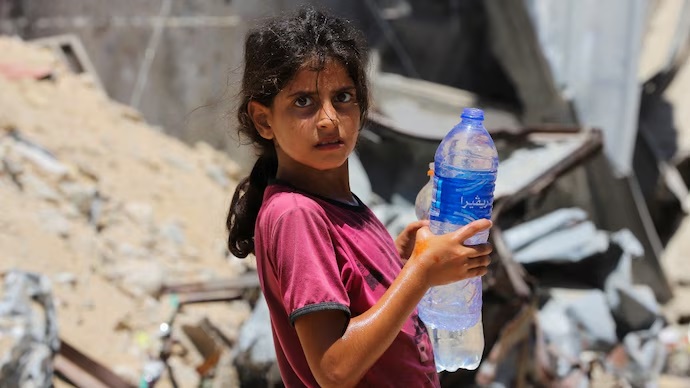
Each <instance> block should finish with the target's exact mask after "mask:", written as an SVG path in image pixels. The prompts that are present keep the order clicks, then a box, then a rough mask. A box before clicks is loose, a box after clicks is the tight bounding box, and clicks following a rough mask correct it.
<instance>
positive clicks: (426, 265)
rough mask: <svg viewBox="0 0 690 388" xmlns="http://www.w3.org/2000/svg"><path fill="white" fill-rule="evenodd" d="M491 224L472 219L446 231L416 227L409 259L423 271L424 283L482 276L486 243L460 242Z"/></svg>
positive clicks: (430, 284)
mask: <svg viewBox="0 0 690 388" xmlns="http://www.w3.org/2000/svg"><path fill="white" fill-rule="evenodd" d="M490 227H491V221H489V220H485V219H482V220H477V221H473V222H471V223H469V224H467V225H466V226H464V227H462V228H460V229H458V230H455V231H453V232H450V233H446V234H442V235H435V234H433V233H431V230H429V228H428V227H426V226H424V227H422V228H420V229H419V230H418V231H417V236H416V244H415V246H414V251H413V252H412V255H411V257H410V263H414V265H419V266H420V269H421V270H422V271H424V276H423V279H425V280H426V284H427V286H428V287H433V286H441V285H444V284H449V283H453V282H456V281H459V280H464V279H469V278H472V277H476V276H483V275H485V274H486V272H487V266H488V265H489V264H490V263H491V259H490V258H489V254H490V253H491V251H492V247H491V245H490V244H480V245H473V246H465V245H463V242H464V241H465V240H467V239H468V238H470V237H472V236H474V235H475V234H477V233H479V232H481V231H484V230H487V229H489V228H490Z"/></svg>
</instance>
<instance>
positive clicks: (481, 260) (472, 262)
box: [466, 255, 491, 268]
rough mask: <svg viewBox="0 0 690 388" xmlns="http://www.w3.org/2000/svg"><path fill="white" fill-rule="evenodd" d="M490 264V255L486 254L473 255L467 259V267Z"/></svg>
mask: <svg viewBox="0 0 690 388" xmlns="http://www.w3.org/2000/svg"><path fill="white" fill-rule="evenodd" d="M489 264H491V257H490V256H488V255H484V256H479V257H473V258H471V259H469V260H467V264H466V265H467V268H480V267H488V266H489Z"/></svg>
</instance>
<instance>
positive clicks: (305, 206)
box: [261, 185, 324, 220]
mask: <svg viewBox="0 0 690 388" xmlns="http://www.w3.org/2000/svg"><path fill="white" fill-rule="evenodd" d="M312 212H315V213H317V214H323V213H324V211H323V208H322V207H321V205H320V204H319V203H318V202H316V200H314V199H313V198H311V197H309V196H307V195H304V194H303V193H300V192H298V191H295V190H291V189H290V188H289V187H284V186H280V185H271V186H269V187H268V188H266V195H265V196H264V202H263V204H262V206H261V213H262V216H263V218H268V219H272V220H277V219H279V218H282V217H283V216H285V215H286V214H290V213H293V214H294V213H312Z"/></svg>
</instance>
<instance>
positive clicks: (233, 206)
mask: <svg viewBox="0 0 690 388" xmlns="http://www.w3.org/2000/svg"><path fill="white" fill-rule="evenodd" d="M264 149H265V152H264V154H263V155H261V156H259V158H258V159H257V160H256V163H255V164H254V167H253V168H252V172H251V173H250V174H249V176H248V177H246V178H244V179H242V181H240V183H239V184H238V185H237V188H236V189H235V195H233V197H232V202H231V203H230V209H229V210H228V219H227V222H226V226H227V228H228V231H229V236H228V249H230V252H231V253H232V254H233V255H235V256H236V257H239V258H244V257H247V255H249V254H250V253H254V227H255V226H256V217H257V216H258V214H259V209H260V208H261V203H262V202H263V199H264V191H265V190H266V187H267V186H268V183H269V181H270V180H272V179H273V178H275V176H276V172H277V170H278V156H277V155H276V152H275V148H274V147H265V148H264Z"/></svg>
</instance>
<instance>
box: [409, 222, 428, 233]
mask: <svg viewBox="0 0 690 388" xmlns="http://www.w3.org/2000/svg"><path fill="white" fill-rule="evenodd" d="M425 226H429V221H428V220H420V221H415V222H411V223H409V224H408V225H407V226H406V227H405V231H406V232H407V233H410V234H411V233H415V232H417V231H418V230H419V228H422V227H425Z"/></svg>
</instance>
